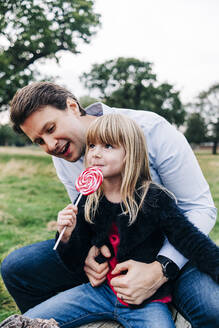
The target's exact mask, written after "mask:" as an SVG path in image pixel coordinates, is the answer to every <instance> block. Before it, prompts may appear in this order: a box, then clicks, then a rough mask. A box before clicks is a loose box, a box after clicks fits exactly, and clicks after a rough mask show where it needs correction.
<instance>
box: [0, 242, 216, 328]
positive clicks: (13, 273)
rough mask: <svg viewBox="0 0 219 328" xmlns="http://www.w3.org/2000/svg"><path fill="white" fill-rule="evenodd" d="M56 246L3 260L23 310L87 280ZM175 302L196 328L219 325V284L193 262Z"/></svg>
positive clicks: (47, 245) (43, 246)
mask: <svg viewBox="0 0 219 328" xmlns="http://www.w3.org/2000/svg"><path fill="white" fill-rule="evenodd" d="M53 245H54V240H49V241H45V242H41V243H37V244H33V245H30V246H26V247H23V248H20V249H18V250H16V251H14V252H12V253H11V254H9V255H8V257H7V258H6V259H5V260H4V261H3V262H2V265H1V273H2V277H3V280H4V283H5V285H6V287H7V289H8V291H9V292H10V294H11V295H12V297H13V298H14V300H15V302H16V303H17V305H18V307H19V308H20V310H21V312H23V313H24V312H26V311H27V310H28V309H30V308H32V307H34V306H35V305H37V304H39V303H41V302H43V301H45V300H47V299H49V298H50V297H52V296H54V295H56V294H57V293H58V292H61V291H65V290H68V289H71V288H72V287H75V286H76V285H79V284H82V283H84V282H87V281H86V279H85V278H84V277H82V276H81V275H80V274H77V273H76V272H75V273H74V272H70V271H69V270H68V269H67V268H66V267H65V266H64V265H63V263H62V261H61V260H60V258H59V256H58V254H57V252H54V251H53V249H52V248H53ZM173 303H174V305H175V307H176V308H177V309H178V310H179V312H180V313H181V314H182V315H183V316H184V317H185V318H186V319H187V320H188V321H189V322H191V324H192V327H193V328H196V327H198V328H202V327H204V328H216V327H219V285H218V284H216V283H215V282H214V281H213V280H212V279H211V278H210V277H209V276H208V275H206V274H203V273H200V272H199V271H198V270H197V269H196V268H194V267H193V266H191V265H190V264H187V265H186V266H185V267H184V268H183V270H182V272H181V275H180V276H179V278H178V279H177V280H176V282H175V285H174V294H173ZM161 327H162V325H161Z"/></svg>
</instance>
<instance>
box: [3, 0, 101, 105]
mask: <svg viewBox="0 0 219 328" xmlns="http://www.w3.org/2000/svg"><path fill="white" fill-rule="evenodd" d="M93 4H94V0H16V1H15V0H4V1H0V38H1V41H2V42H1V43H2V44H3V43H4V44H5V46H4V47H2V46H1V47H0V77H1V79H0V109H1V110H3V109H5V105H7V104H8V102H9V100H10V99H11V98H12V96H13V95H14V93H15V91H16V90H17V89H18V88H21V87H23V86H24V85H26V84H28V83H29V81H31V80H33V79H35V78H36V77H37V74H38V73H37V72H36V69H35V68H34V67H33V63H35V61H36V60H39V59H42V58H56V60H57V61H58V60H59V57H58V54H57V53H58V52H59V51H61V50H64V51H70V52H72V53H75V54H76V53H79V51H78V47H77V44H78V43H81V41H83V42H86V43H89V42H90V40H91V37H92V35H93V34H94V33H96V28H97V26H98V25H99V15H98V14H96V13H94V12H93Z"/></svg>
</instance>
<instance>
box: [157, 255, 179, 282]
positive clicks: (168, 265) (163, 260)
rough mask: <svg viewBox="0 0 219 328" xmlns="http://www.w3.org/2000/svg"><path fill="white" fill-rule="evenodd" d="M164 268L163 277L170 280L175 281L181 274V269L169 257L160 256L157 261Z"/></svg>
mask: <svg viewBox="0 0 219 328" xmlns="http://www.w3.org/2000/svg"><path fill="white" fill-rule="evenodd" d="M156 260H157V261H158V262H159V263H160V264H161V266H162V271H163V275H164V276H165V277H167V278H168V279H175V278H176V277H177V276H178V274H179V271H180V270H179V267H178V266H177V265H176V263H174V262H173V261H172V260H170V259H169V258H168V257H166V256H163V255H158V256H157V259H156Z"/></svg>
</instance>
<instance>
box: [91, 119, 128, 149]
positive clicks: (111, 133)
mask: <svg viewBox="0 0 219 328" xmlns="http://www.w3.org/2000/svg"><path fill="white" fill-rule="evenodd" d="M110 123H112V122H109V121H108V122H106V121H98V119H97V120H96V121H95V123H94V124H92V128H90V129H89V130H88V134H87V145H89V144H92V143H94V144H95V143H102V144H111V145H118V146H119V145H121V141H122V136H121V131H119V130H120V129H119V128H118V126H115V125H114V124H110Z"/></svg>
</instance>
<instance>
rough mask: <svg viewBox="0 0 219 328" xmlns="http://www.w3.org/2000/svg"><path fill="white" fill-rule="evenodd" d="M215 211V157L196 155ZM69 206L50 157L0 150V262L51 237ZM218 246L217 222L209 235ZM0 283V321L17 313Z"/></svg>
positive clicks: (218, 167) (218, 184)
mask: <svg viewBox="0 0 219 328" xmlns="http://www.w3.org/2000/svg"><path fill="white" fill-rule="evenodd" d="M197 158H198V161H199V163H200V165H201V167H202V170H203V173H204V175H205V177H206V179H207V181H208V183H209V185H210V188H211V191H212V194H213V197H214V201H215V204H216V207H217V208H219V174H218V172H219V156H212V155H210V153H206V152H200V153H197ZM68 203H69V199H68V196H67V193H66V191H65V189H64V187H63V185H62V184H61V183H60V181H59V180H58V178H57V177H56V173H55V169H54V168H53V165H52V161H51V158H50V156H48V155H45V154H43V153H42V152H41V151H39V150H38V149H36V148H34V147H33V148H31V147H30V148H22V149H19V148H0V227H1V229H0V261H2V260H3V258H4V257H5V256H6V255H7V254H9V253H10V252H11V251H13V250H14V249H16V248H19V247H21V246H24V245H28V244H31V243H34V242H37V241H41V240H46V239H49V238H53V237H54V234H55V225H54V221H56V217H57V213H58V211H59V210H61V209H62V208H63V207H64V206H66V204H68ZM211 237H212V238H213V239H214V240H215V241H216V243H217V244H219V223H217V224H216V225H215V228H214V229H213V231H212V232H211ZM17 311H18V310H17V308H16V306H15V304H14V302H13V300H12V299H11V297H10V296H9V294H8V293H7V291H6V290H5V287H4V285H3V282H2V280H0V321H2V320H3V319H4V318H6V317H7V316H9V315H11V314H13V313H15V312H17Z"/></svg>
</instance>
